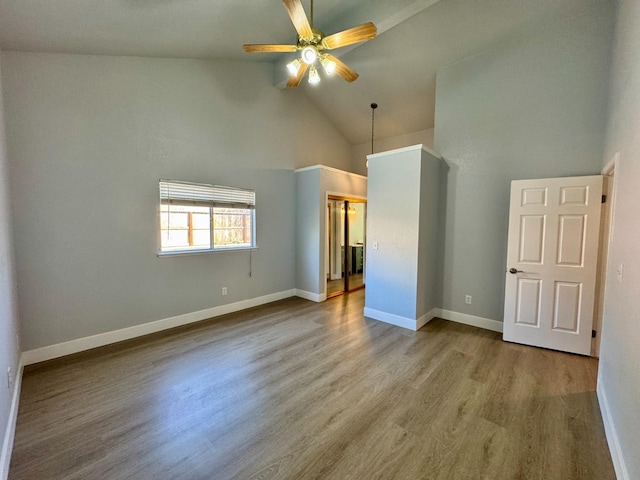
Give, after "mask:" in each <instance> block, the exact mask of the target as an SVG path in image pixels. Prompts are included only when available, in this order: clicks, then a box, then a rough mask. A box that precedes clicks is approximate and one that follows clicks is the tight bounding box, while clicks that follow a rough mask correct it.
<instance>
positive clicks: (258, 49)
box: [242, 43, 298, 53]
mask: <svg viewBox="0 0 640 480" xmlns="http://www.w3.org/2000/svg"><path fill="white" fill-rule="evenodd" d="M242 48H244V51H245V52H247V53H264V52H266V53H279V52H295V51H296V50H297V49H298V47H296V46H295V45H265V44H258V43H245V44H244V45H243V46H242Z"/></svg>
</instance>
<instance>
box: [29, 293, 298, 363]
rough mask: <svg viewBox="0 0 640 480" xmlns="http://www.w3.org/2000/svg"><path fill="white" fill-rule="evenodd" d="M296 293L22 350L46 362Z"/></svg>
mask: <svg viewBox="0 0 640 480" xmlns="http://www.w3.org/2000/svg"><path fill="white" fill-rule="evenodd" d="M294 295H296V291H295V290H293V289H292V290H285V291H283V292H277V293H272V294H269V295H264V296H262V297H256V298H250V299H247V300H242V301H240V302H235V303H229V304H227V305H220V306H218V307H212V308H207V309H205V310H199V311H197V312H191V313H185V314H183V315H177V316H175V317H169V318H164V319H162V320H156V321H153V322H149V323H144V324H142V325H136V326H134V327H128V328H123V329H121V330H114V331H112V332H105V333H100V334H97V335H92V336H90V337H84V338H78V339H76V340H71V341H68V342H64V343H58V344H56V345H49V346H47V347H43V348H37V349H35V350H28V351H26V352H23V353H22V360H23V363H24V365H31V364H34V363H38V362H44V361H46V360H51V359H54V358H58V357H63V356H65V355H70V354H72V353H78V352H82V351H85V350H90V349H92V348H97V347H103V346H105V345H109V344H112V343H116V342H122V341H123V340H130V339H132V338H136V337H141V336H143V335H148V334H150V333H156V332H161V331H162V330H167V329H170V328H174V327H180V326H182V325H187V324H189V323H194V322H199V321H202V320H207V319H208V318H213V317H218V316H220V315H225V314H227V313H233V312H237V311H240V310H245V309H247V308H251V307H257V306H259V305H264V304H265V303H271V302H275V301H278V300H282V299H284V298H289V297H293V296H294Z"/></svg>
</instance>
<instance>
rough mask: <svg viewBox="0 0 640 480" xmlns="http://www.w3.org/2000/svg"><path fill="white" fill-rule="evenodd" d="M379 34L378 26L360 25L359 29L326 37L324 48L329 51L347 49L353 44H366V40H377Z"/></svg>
mask: <svg viewBox="0 0 640 480" xmlns="http://www.w3.org/2000/svg"><path fill="white" fill-rule="evenodd" d="M377 34H378V29H377V28H376V26H375V25H374V24H373V23H371V22H368V23H363V24H362V25H358V26H357V27H353V28H349V29H347V30H343V31H342V32H338V33H334V34H333V35H329V36H328V37H324V38H323V39H322V45H323V46H324V48H328V49H332V48H340V47H346V46H347V45H351V44H353V43H358V42H364V41H365V40H371V39H372V38H376V35H377Z"/></svg>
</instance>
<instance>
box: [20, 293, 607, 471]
mask: <svg viewBox="0 0 640 480" xmlns="http://www.w3.org/2000/svg"><path fill="white" fill-rule="evenodd" d="M363 303H364V294H363V292H362V291H359V292H355V293H353V294H350V295H345V296H342V297H338V298H335V299H332V300H330V301H327V302H325V303H323V304H315V303H312V302H308V301H306V300H302V299H297V298H294V299H288V300H284V301H281V302H277V303H273V304H270V305H267V306H264V307H259V308H255V309H252V310H248V311H245V312H241V313H237V314H232V315H227V316H225V317H219V318H218V319H215V320H212V321H207V322H203V323H200V324H197V325H194V326H190V327H186V328H182V329H178V330H175V331H172V332H170V333H168V334H167V333H163V334H156V335H153V336H150V337H146V338H144V339H139V340H135V341H131V342H127V343H124V344H120V345H116V346H112V347H106V348H103V349H98V350H95V351H92V352H87V353H84V354H79V355H76V356H73V357H67V358H65V359H60V360H57V361H53V362H49V363H47V364H41V365H39V366H35V367H31V368H29V369H27V371H26V372H25V375H24V379H23V384H22V395H21V400H20V410H19V416H18V426H17V431H16V436H15V445H14V450H13V456H12V459H11V468H10V472H9V478H10V479H11V480H20V479H28V480H36V479H83V480H88V479H89V480H90V479H101V480H103V479H109V480H111V479H154V480H162V479H215V480H218V479H256V480H257V479H261V480H266V479H296V480H298V479H316V478H325V479H356V480H365V479H366V480H369V479H394V480H395V479H409V480H416V479H447V480H450V479H509V480H510V479H540V480H542V479H544V480H552V479H558V480H570V479H580V480H589V479H597V480H607V479H615V475H614V472H613V467H612V464H611V459H610V456H609V453H608V449H607V444H606V440H605V436H604V430H603V426H602V419H601V417H600V413H599V409H598V403H597V399H596V395H595V393H594V392H595V387H596V368H597V361H596V360H594V359H591V358H585V357H579V356H575V355H569V354H562V353H558V352H553V351H548V350H542V349H536V348H529V347H524V346H520V345H514V344H509V343H503V342H502V341H501V336H500V335H499V334H496V333H494V332H489V331H485V330H481V329H477V328H474V327H468V326H465V325H460V324H456V323H451V322H447V321H444V320H434V321H432V322H431V323H429V324H428V325H426V326H425V327H424V328H422V329H421V330H420V331H419V332H411V331H408V330H404V329H401V328H398V327H394V326H391V325H387V324H384V323H380V322H376V321H374V320H369V319H365V318H364V317H363V315H362V310H363Z"/></svg>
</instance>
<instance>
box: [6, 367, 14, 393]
mask: <svg viewBox="0 0 640 480" xmlns="http://www.w3.org/2000/svg"><path fill="white" fill-rule="evenodd" d="M12 382H13V377H12V376H11V367H7V388H8V389H11V384H12Z"/></svg>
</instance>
